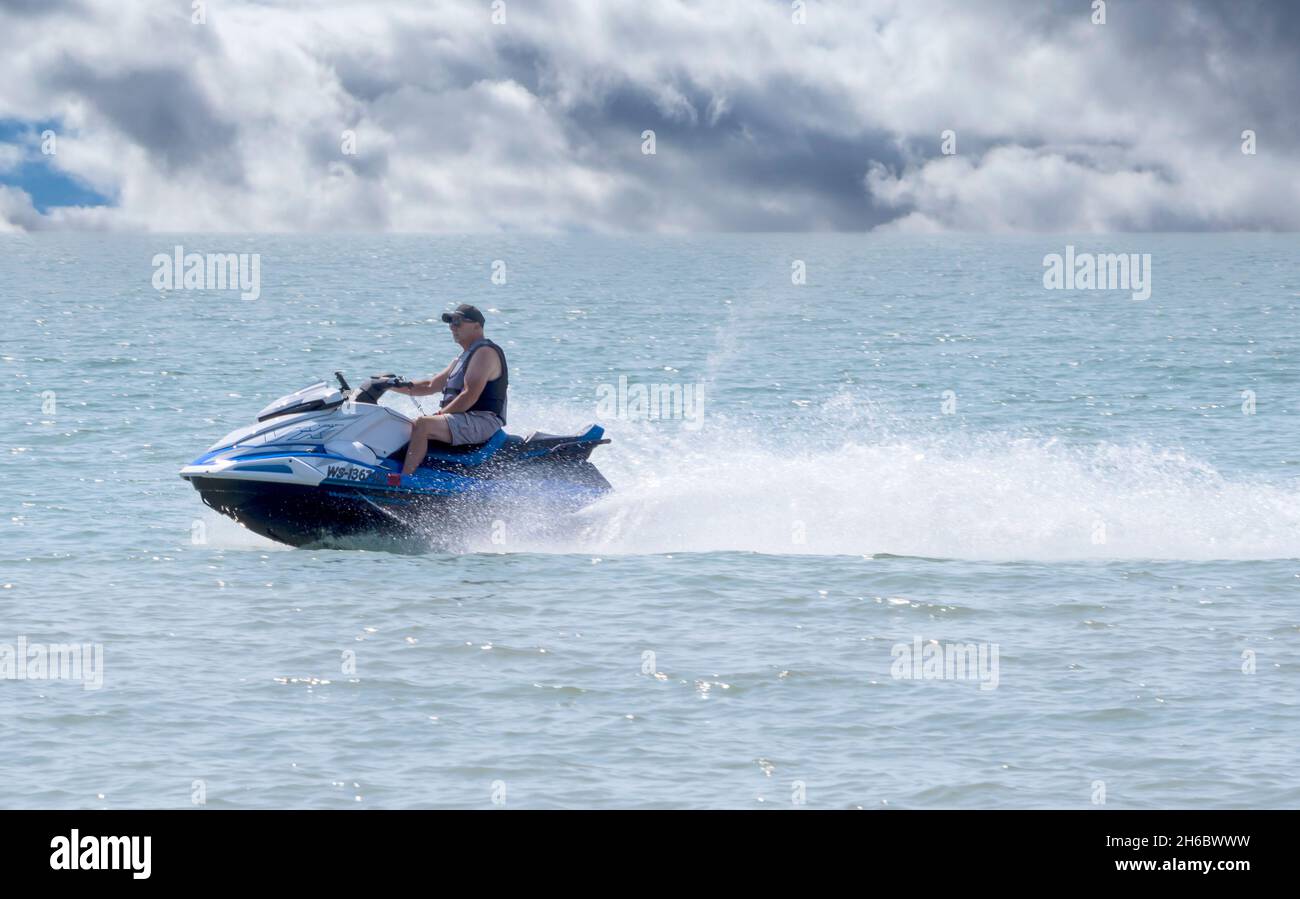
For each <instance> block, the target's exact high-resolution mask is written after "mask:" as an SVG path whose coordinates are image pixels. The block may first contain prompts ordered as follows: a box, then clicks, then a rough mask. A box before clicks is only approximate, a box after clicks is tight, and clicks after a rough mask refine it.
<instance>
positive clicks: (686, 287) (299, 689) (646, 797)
mask: <svg viewBox="0 0 1300 899" xmlns="http://www.w3.org/2000/svg"><path fill="white" fill-rule="evenodd" d="M177 243H181V244H183V245H184V246H185V247H186V249H187V250H194V251H200V252H257V253H260V254H261V259H262V265H261V277H262V290H261V297H260V298H259V299H257V300H254V301H243V300H240V299H239V298H238V297H237V296H236V295H235V294H233V293H230V292H220V291H186V290H176V291H170V292H168V293H166V294H159V293H158V292H157V291H155V290H154V289H153V287H152V286H151V284H150V279H151V276H152V274H153V269H152V268H151V264H150V262H151V258H152V257H153V255H154V254H155V253H160V252H170V251H171V248H172V247H173V246H174V245H176V244H177ZM1067 243H1073V244H1075V245H1076V246H1077V247H1078V249H1079V251H1080V252H1083V251H1092V252H1105V251H1114V252H1139V253H1141V252H1149V253H1151V254H1152V264H1153V268H1154V291H1153V295H1152V297H1151V299H1150V300H1148V301H1146V302H1134V301H1133V300H1131V299H1130V298H1129V296H1128V294H1127V293H1124V292H1118V291H1116V292H1110V291H1093V292H1087V291H1077V292H1061V291H1047V290H1044V289H1043V286H1042V271H1043V269H1042V259H1043V256H1044V254H1046V253H1052V252H1063V251H1064V247H1065V245H1066V244H1067ZM1297 249H1298V246H1297V238H1296V237H1293V236H1286V237H1263V236H1226V237H1225V236H1218V235H1170V236H1143V237H1139V236H1117V237H1113V238H1100V239H1099V238H1088V237H1077V238H1069V237H1061V238H1000V239H986V238H980V239H976V238H969V237H958V238H953V237H945V238H942V239H941V238H903V237H888V236H885V237H882V236H853V237H849V236H838V237H829V236H820V235H818V236H812V235H790V236H781V235H773V236H744V237H741V236H735V237H712V238H709V237H704V238H701V237H692V238H680V239H678V238H653V239H650V238H646V239H626V240H621V239H605V238H592V237H573V238H564V239H545V238H522V237H520V238H514V237H476V238H459V239H457V238H432V237H414V236H411V237H348V238H337V237H332V238H320V237H231V236H204V235H182V236H175V237H169V236H162V237H158V236H148V237H142V236H131V237H124V236H99V235H84V236H31V237H16V236H5V237H3V238H0V309H3V312H4V319H5V323H4V326H3V331H2V337H0V371H2V372H3V373H4V379H3V389H4V391H5V393H4V397H3V399H4V402H3V403H2V404H0V429H2V432H3V434H4V441H3V445H2V446H0V513H2V514H0V663H2V662H3V651H4V646H5V645H8V646H11V647H16V646H17V644H18V642H19V641H20V639H24V640H27V641H29V642H30V643H56V642H65V643H82V642H90V643H96V644H100V645H102V649H103V672H102V673H103V683H102V687H101V688H100V689H92V690H86V689H82V686H81V685H80V684H79V683H71V682H66V681H59V680H48V679H46V680H34V679H22V680H19V679H14V680H8V681H0V711H3V717H4V721H5V725H6V727H5V733H6V737H7V740H6V748H7V751H6V752H5V753H4V755H3V757H2V758H0V806H5V807H13V806H20V807H25V806H54V807H109V808H120V807H138V806H160V807H188V806H191V805H193V804H194V802H195V798H196V797H197V798H202V799H203V800H205V802H206V805H207V806H209V807H426V806H435V807H447V806H451V807H466V808H475V807H491V806H492V805H493V803H494V801H496V802H498V803H504V805H505V806H507V807H586V806H600V807H608V806H637V807H640V806H674V807H679V806H680V807H693V808H694V807H701V808H703V807H741V808H746V807H758V806H771V807H789V806H791V805H792V801H793V804H797V803H798V802H799V801H806V804H807V805H808V806H809V807H821V808H845V807H856V806H862V807H866V808H876V807H902V808H915V807H991V806H1014V807H1022V806H1023V807H1090V806H1092V805H1093V804H1094V802H1095V801H1096V800H1098V799H1099V798H1100V797H1101V796H1102V793H1103V792H1104V799H1105V804H1106V805H1107V806H1108V807H1118V808H1141V807H1170V806H1172V807H1180V806H1213V807H1237V806H1286V807H1295V806H1297V805H1300V787H1297V785H1296V780H1295V777H1294V773H1293V772H1294V769H1295V765H1296V762H1297V749H1296V747H1297V745H1298V743H1300V741H1298V740H1297V738H1298V737H1300V711H1298V709H1300V705H1297V702H1298V701H1300V689H1298V685H1300V664H1298V658H1300V656H1298V653H1297V648H1298V645H1300V607H1298V605H1297V599H1298V598H1300V468H1297V466H1298V465H1300V449H1298V448H1297V443H1298V442H1300V426H1298V425H1297V421H1298V419H1297V413H1298V411H1300V375H1297V362H1298V360H1300V302H1298V298H1300V261H1298V260H1300V255H1298V254H1297ZM494 260H502V261H503V262H504V263H505V264H506V273H507V280H506V283H505V284H493V283H492V281H491V280H490V275H491V274H492V264H493V261H494ZM796 260H802V261H803V262H804V264H805V265H806V270H807V283H806V284H803V285H795V284H792V283H791V265H792V263H794V262H795V261H796ZM458 301H469V302H473V303H476V304H478V305H479V306H480V307H482V308H483V309H484V310H486V311H487V312H488V315H489V326H490V327H489V334H490V335H491V336H493V337H494V338H495V339H496V340H498V341H500V342H502V343H503V344H504V345H505V346H506V347H507V349H508V351H509V353H510V362H511V375H512V388H513V389H512V391H511V429H512V430H516V431H519V432H526V431H527V430H530V429H532V428H541V429H545V430H557V429H561V428H565V427H575V428H576V427H577V426H580V425H582V424H585V423H586V422H588V421H592V420H595V419H596V418H598V417H600V418H601V419H602V423H603V424H605V425H606V426H607V428H608V429H609V432H610V436H611V437H612V438H613V440H614V442H613V444H612V445H610V446H607V447H602V448H600V449H599V450H597V452H596V454H595V455H594V456H593V461H595V462H596V463H597V464H598V465H599V467H600V468H601V469H602V470H603V471H604V472H605V474H606V475H607V477H608V478H609V479H610V481H611V482H612V483H613V484H614V486H615V488H616V491H617V492H616V493H615V494H614V495H613V496H612V497H610V498H609V499H608V500H606V501H603V502H602V503H600V504H598V505H597V506H594V507H592V508H590V509H588V510H585V511H584V512H582V513H580V514H579V515H577V516H574V517H573V519H572V520H569V521H566V522H564V523H563V531H562V533H559V534H557V533H554V532H552V531H549V530H548V531H546V532H539V531H536V530H532V529H525V528H522V527H521V528H512V527H511V526H509V525H508V526H507V528H506V530H505V541H504V543H502V542H496V541H494V539H493V536H494V535H492V534H489V533H484V534H469V535H465V541H464V542H463V545H465V547H466V551H464V552H458V553H447V552H438V551H430V552H427V553H421V554H396V553H388V552H357V551H341V550H311V551H304V550H289V549H286V548H283V547H280V546H277V545H274V544H271V543H269V542H267V541H264V540H262V539H260V538H257V537H254V536H252V535H250V534H248V533H247V532H245V531H243V530H242V529H240V528H239V527H238V526H236V525H234V524H233V523H231V522H228V521H226V520H224V519H220V518H218V517H217V516H215V515H214V514H213V513H211V512H210V511H209V510H207V509H206V508H205V507H203V506H202V504H201V503H200V502H199V499H198V496H197V494H195V493H194V491H193V490H192V489H191V488H190V487H189V486H188V485H187V484H186V483H185V482H183V481H181V480H180V479H179V478H178V477H177V476H176V472H177V470H178V469H179V468H180V466H181V465H182V464H184V463H186V462H187V461H189V460H190V459H192V458H193V457H195V456H196V455H198V454H199V453H200V452H201V451H202V450H203V449H204V448H205V447H207V446H209V445H210V444H211V443H212V442H213V441H215V440H216V439H217V438H218V437H220V436H221V435H222V434H224V433H225V432H227V431H229V430H232V429H233V428H235V427H237V426H239V425H242V424H244V423H246V422H248V421H250V420H251V419H252V416H253V415H254V413H255V412H256V411H257V410H258V409H260V408H261V407H262V406H263V405H264V404H266V403H267V402H269V401H270V400H272V399H274V398H275V397H277V396H279V395H281V394H284V393H288V392H290V391H292V390H295V389H297V388H299V387H302V386H305V385H306V384H308V383H310V382H312V381H315V380H319V379H322V378H327V377H330V375H331V373H332V372H333V371H334V370H335V369H342V370H344V371H345V372H347V373H349V374H351V375H354V376H363V375H365V374H369V373H371V372H375V371H396V372H399V373H403V374H406V375H408V376H417V377H418V376H423V375H424V374H426V373H427V372H429V371H432V370H437V369H439V368H441V367H442V365H444V364H445V363H446V362H447V361H449V360H450V358H451V357H452V356H453V355H454V354H455V351H456V350H455V347H454V346H453V345H452V343H451V342H450V339H449V337H448V335H447V332H446V329H445V328H444V327H443V326H442V325H441V324H439V323H437V322H436V321H434V319H435V318H436V314H437V313H439V312H440V311H442V309H443V308H444V307H445V305H446V304H447V303H450V302H458ZM620 376H623V377H626V378H627V379H628V382H629V384H638V383H639V384H649V383H658V384H670V385H689V386H690V387H692V388H693V389H694V390H696V391H702V396H703V406H702V410H703V414H702V416H701V417H700V418H699V419H698V425H699V426H698V427H696V424H697V422H696V421H674V420H670V421H632V420H626V419H620V418H617V417H610V416H608V415H604V414H602V415H600V416H598V414H597V412H598V409H597V398H598V391H600V390H601V389H602V385H612V386H614V387H616V386H617V384H618V380H619V378H620ZM605 389H606V390H608V387H606V388H605ZM51 391H52V393H50V392H51ZM946 391H951V393H946ZM392 401H394V402H397V403H407V402H409V401H408V400H406V399H405V398H397V397H394V398H393V400H392ZM945 401H946V402H947V406H946V407H945V405H944V404H945ZM51 402H52V403H53V405H51ZM386 402H387V401H386ZM426 404H427V401H426ZM1251 404H1253V408H1254V414H1249V415H1247V414H1243V408H1244V407H1245V408H1249V407H1250V405H1251ZM407 408H408V409H410V408H413V407H407ZM600 411H601V412H602V413H603V412H607V411H608V410H600ZM947 412H950V413H951V414H946V413H947ZM196 522H198V524H196ZM431 536H435V535H431ZM496 537H497V538H498V540H499V538H500V534H498V535H496ZM196 539H197V540H199V542H196ZM917 640H919V641H921V644H920V645H921V646H922V647H924V646H926V645H931V642H930V641H937V645H939V646H940V648H941V649H942V648H945V647H946V646H947V645H948V644H950V643H963V644H965V643H970V644H976V646H979V647H982V648H983V649H985V650H986V652H988V651H992V650H994V649H995V650H996V652H997V656H996V668H994V669H992V670H989V669H987V668H986V669H983V670H982V671H983V673H982V674H981V675H980V676H976V677H968V678H966V679H932V678H927V677H924V676H923V677H922V678H921V679H913V678H901V677H895V676H893V675H895V674H898V673H900V670H899V668H898V667H897V666H895V655H896V650H897V649H898V648H899V647H903V648H909V649H910V648H911V647H913V646H914V645H917V644H916V643H915V641H917ZM923 652H925V650H924V649H923ZM986 658H987V657H986ZM891 668H892V669H893V670H891ZM912 671H913V669H911V668H910V667H907V668H906V672H907V673H912ZM921 673H922V674H924V671H922V672H921Z"/></svg>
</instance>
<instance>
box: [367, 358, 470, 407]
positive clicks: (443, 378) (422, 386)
mask: <svg viewBox="0 0 1300 899" xmlns="http://www.w3.org/2000/svg"><path fill="white" fill-rule="evenodd" d="M474 355H475V356H477V355H478V353H475V354H474ZM470 361H471V363H472V362H473V360H470ZM455 364H456V360H455V359H453V360H451V362H449V363H447V367H446V368H444V369H443V370H442V371H441V372H439V373H438V374H436V375H434V376H433V377H432V378H426V379H425V380H423V381H412V382H411V386H410V387H391V388H389V389H390V390H391V391H392V392H393V393H404V394H406V395H407V396H428V395H429V394H431V393H441V392H442V388H444V387H446V386H447V378H449V377H451V367H452V366H453V365H455ZM470 367H471V368H472V367H473V365H471V366H470ZM480 389H481V388H480Z"/></svg>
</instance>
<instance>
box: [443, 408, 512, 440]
mask: <svg viewBox="0 0 1300 899" xmlns="http://www.w3.org/2000/svg"><path fill="white" fill-rule="evenodd" d="M447 425H448V426H449V427H450V428H451V445H452V446H463V445H464V444H466V443H487V442H488V441H489V440H491V439H492V435H493V434H495V433H496V432H497V431H499V430H501V419H499V418H497V415H496V413H495V412H453V413H451V414H450V415H448V416H447Z"/></svg>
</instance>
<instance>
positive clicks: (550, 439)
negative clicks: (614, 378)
mask: <svg viewBox="0 0 1300 899" xmlns="http://www.w3.org/2000/svg"><path fill="white" fill-rule="evenodd" d="M443 319H444V320H445V321H447V323H448V324H449V325H451V328H452V333H453V336H454V337H455V338H456V341H457V343H459V344H460V346H461V348H462V350H463V352H462V353H461V355H460V357H459V358H458V359H456V361H455V362H453V363H452V364H451V365H449V366H448V367H447V369H446V370H444V371H443V372H441V373H440V374H438V375H436V376H435V377H433V378H429V379H428V380H425V381H419V382H414V383H412V382H411V381H406V380H403V379H401V378H398V377H396V376H394V375H383V376H376V377H374V378H371V379H369V380H367V381H365V382H364V383H362V385H361V386H360V387H359V388H356V389H353V388H351V387H349V386H348V383H347V381H346V380H345V379H344V377H343V375H342V373H340V372H335V376H336V377H337V378H338V382H339V387H338V388H334V387H331V386H329V385H328V384H327V383H325V382H324V381H321V382H319V383H317V384H313V385H311V386H310V387H306V388H303V389H302V390H299V391H298V392H296V393H291V394H289V395H288V396H284V397H281V398H280V399H278V400H276V401H275V402H273V403H271V404H270V405H269V406H267V407H266V408H265V409H263V410H262V411H261V412H260V413H259V414H258V416H257V422H256V423H255V424H252V425H249V426H247V427H245V428H241V429H239V430H237V431H234V432H232V433H230V434H228V435H226V436H225V437H224V438H222V439H221V440H220V441H218V442H217V443H216V444H215V445H213V446H212V447H211V448H210V449H209V450H208V451H207V452H206V453H204V454H203V455H202V456H200V457H199V458H197V459H195V460H194V461H193V462H192V463H190V464H189V465H187V466H185V467H184V468H182V469H181V472H180V475H181V477H182V478H185V479H186V480H188V481H189V482H190V483H191V484H193V485H194V487H195V489H196V490H198V492H199V495H200V496H201V497H202V499H203V502H205V503H206V504H207V505H209V506H210V507H212V508H213V509H216V510H217V511H218V512H221V513H222V514H223V515H228V516H229V517H231V518H233V519H234V520H236V521H238V522H239V523H241V524H243V525H244V526H245V527H247V528H249V529H250V530H252V531H254V532H256V533H258V534H261V535H263V536H266V537H270V538H271V539H272V540H278V541H280V542H282V543H287V544H289V545H291V546H303V545H309V544H317V543H321V542H337V541H340V540H343V541H346V540H348V539H349V538H355V537H360V536H369V535H376V536H382V537H387V536H400V537H412V536H414V537H418V538H428V537H433V538H437V537H444V536H446V534H447V533H448V532H449V531H450V530H452V529H454V528H455V527H457V526H461V525H466V524H470V523H472V522H475V521H478V522H481V521H483V520H484V519H485V518H486V519H488V520H494V519H496V518H500V517H508V516H514V515H519V514H525V513H527V514H532V515H537V514H540V515H542V516H547V515H551V514H552V513H557V512H558V513H563V512H568V511H574V510H577V509H580V508H582V507H583V506H586V505H588V504H590V503H591V502H594V501H595V500H596V499H599V498H600V497H601V496H603V495H604V494H605V493H607V492H609V490H610V489H611V488H610V485H609V482H608V481H606V480H605V478H604V477H603V476H602V475H601V474H600V472H599V471H597V470H596V468H595V466H593V465H592V464H591V462H589V461H588V457H589V456H590V455H591V451H592V450H593V449H595V448H596V447H597V446H600V445H602V444H606V443H609V441H608V440H607V439H605V437H604V434H605V432H604V429H603V428H601V427H599V426H598V425H591V426H589V427H588V428H587V429H586V430H584V431H582V432H580V433H577V434H569V435H556V434H543V433H540V432H534V433H532V434H530V435H528V436H527V437H518V436H515V435H513V434H507V433H506V432H505V431H504V430H503V429H502V428H501V425H502V424H504V423H505V414H506V385H507V384H508V382H509V374H508V371H507V369H506V360H505V354H504V353H503V352H502V351H501V348H500V347H498V346H497V345H496V344H494V343H492V342H491V341H489V340H486V339H485V338H483V336H482V333H483V328H482V326H483V321H482V319H483V316H482V313H480V312H479V311H478V310H477V309H475V308H474V307H473V306H468V305H465V306H461V307H459V308H458V309H457V310H456V311H455V312H454V313H447V314H445V315H444V316H443ZM470 323H472V326H471V325H470ZM484 349H486V350H487V352H480V350H484ZM439 389H441V390H442V391H443V403H442V406H441V408H440V410H439V412H438V413H437V414H435V415H430V416H421V417H419V418H417V419H415V421H412V420H411V419H410V418H408V417H407V416H405V415H403V414H402V413H400V412H398V411H397V410H395V409H392V408H389V407H387V406H381V405H379V400H380V398H381V397H382V396H383V395H384V393H385V392H387V391H390V390H393V391H399V392H402V393H405V394H407V395H410V396H423V395H427V394H429V393H433V392H436V391H437V390H439Z"/></svg>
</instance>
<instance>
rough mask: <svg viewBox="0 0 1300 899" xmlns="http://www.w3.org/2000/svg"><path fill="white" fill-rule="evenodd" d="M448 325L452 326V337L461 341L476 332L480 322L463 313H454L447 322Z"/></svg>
mask: <svg viewBox="0 0 1300 899" xmlns="http://www.w3.org/2000/svg"><path fill="white" fill-rule="evenodd" d="M447 327H448V328H451V337H452V339H453V340H455V341H457V342H459V341H461V340H463V339H465V338H466V337H469V336H471V335H472V334H473V333H474V329H475V328H476V327H478V322H475V321H470V320H469V319H467V318H466V317H465V316H463V315H453V316H452V317H451V321H449V322H447Z"/></svg>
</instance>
